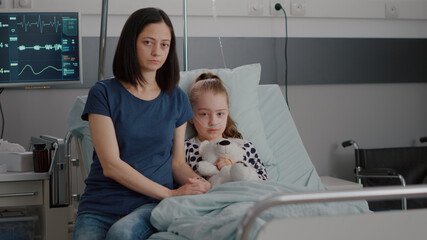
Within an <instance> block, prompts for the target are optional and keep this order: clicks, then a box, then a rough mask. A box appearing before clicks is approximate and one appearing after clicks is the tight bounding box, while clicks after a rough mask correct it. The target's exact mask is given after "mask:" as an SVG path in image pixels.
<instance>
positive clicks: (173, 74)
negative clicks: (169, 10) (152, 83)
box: [113, 8, 179, 93]
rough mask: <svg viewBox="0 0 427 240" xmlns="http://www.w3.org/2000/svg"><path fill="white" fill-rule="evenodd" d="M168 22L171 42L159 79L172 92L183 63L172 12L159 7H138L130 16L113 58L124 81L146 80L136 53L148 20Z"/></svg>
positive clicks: (162, 88)
mask: <svg viewBox="0 0 427 240" xmlns="http://www.w3.org/2000/svg"><path fill="white" fill-rule="evenodd" d="M161 22H164V23H165V24H166V25H167V26H168V27H169V29H170V32H171V42H170V49H169V54H168V57H167V58H166V61H165V63H164V64H163V66H162V67H161V68H160V69H159V70H157V74H156V82H157V84H158V85H159V87H160V89H161V90H162V91H165V92H167V93H171V92H172V91H173V89H175V87H176V86H177V85H178V82H179V63H178V55H177V53H176V38H175V32H174V30H173V26H172V22H171V21H170V19H169V17H168V15H167V14H166V13H165V12H164V11H162V10H161V9H157V8H143V9H139V10H137V11H135V12H134V13H132V15H130V16H129V18H128V19H127V21H126V23H125V25H124V27H123V29H122V32H121V34H120V38H119V42H118V44H117V48H116V53H115V55H114V59H113V73H114V76H115V77H116V78H118V79H120V80H121V81H123V82H127V83H130V84H131V85H133V86H136V85H137V84H138V83H145V80H144V78H143V76H142V74H141V68H140V65H139V61H138V58H137V54H136V41H137V38H138V35H139V34H140V33H141V32H142V31H143V30H144V28H145V27H146V26H147V25H148V24H152V23H161Z"/></svg>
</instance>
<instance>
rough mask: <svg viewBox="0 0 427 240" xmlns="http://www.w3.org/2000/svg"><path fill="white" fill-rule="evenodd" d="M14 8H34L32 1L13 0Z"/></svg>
mask: <svg viewBox="0 0 427 240" xmlns="http://www.w3.org/2000/svg"><path fill="white" fill-rule="evenodd" d="M13 7H14V8H32V0H13Z"/></svg>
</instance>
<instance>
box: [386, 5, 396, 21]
mask: <svg viewBox="0 0 427 240" xmlns="http://www.w3.org/2000/svg"><path fill="white" fill-rule="evenodd" d="M398 16H399V8H398V7H397V4H396V3H392V2H388V3H386V4H385V17H386V18H397V17H398Z"/></svg>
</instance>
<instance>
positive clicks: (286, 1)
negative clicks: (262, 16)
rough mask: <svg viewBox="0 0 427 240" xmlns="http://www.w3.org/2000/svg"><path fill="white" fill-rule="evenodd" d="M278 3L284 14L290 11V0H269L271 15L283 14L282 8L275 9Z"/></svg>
mask: <svg viewBox="0 0 427 240" xmlns="http://www.w3.org/2000/svg"><path fill="white" fill-rule="evenodd" d="M277 3H280V5H282V8H283V9H285V12H286V15H289V14H290V13H291V11H290V10H291V0H270V15H271V16H284V15H283V11H282V9H279V10H276V4H277Z"/></svg>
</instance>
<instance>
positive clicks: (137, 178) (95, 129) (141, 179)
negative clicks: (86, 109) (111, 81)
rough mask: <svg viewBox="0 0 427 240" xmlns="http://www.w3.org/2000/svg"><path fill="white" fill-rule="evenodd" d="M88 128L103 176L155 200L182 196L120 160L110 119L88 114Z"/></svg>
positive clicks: (188, 192)
mask: <svg viewBox="0 0 427 240" xmlns="http://www.w3.org/2000/svg"><path fill="white" fill-rule="evenodd" d="M89 128H90V133H91V136H92V141H93V145H94V148H95V151H96V153H97V155H98V158H99V161H100V163H101V166H102V169H103V174H104V176H106V177H108V178H111V179H113V180H115V181H117V182H118V183H120V184H122V185H123V186H125V187H127V188H129V189H132V190H133V191H136V192H139V193H141V194H144V195H146V196H150V197H153V198H156V199H164V198H167V197H171V196H175V195H180V194H182V192H178V191H176V190H170V189H168V188H167V187H164V186H162V185H160V184H158V183H156V182H154V181H152V180H150V179H149V178H147V177H145V176H144V175H142V174H141V173H140V172H138V171H137V170H135V169H134V168H133V167H131V166H130V165H129V164H127V163H126V162H124V161H123V160H122V159H120V152H119V147H118V143H117V138H116V134H115V131H114V125H113V122H112V120H111V118H110V117H107V116H104V115H100V114H89ZM185 193H187V194H197V193H199V192H198V191H195V190H193V189H189V190H188V191H187V192H185Z"/></svg>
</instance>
